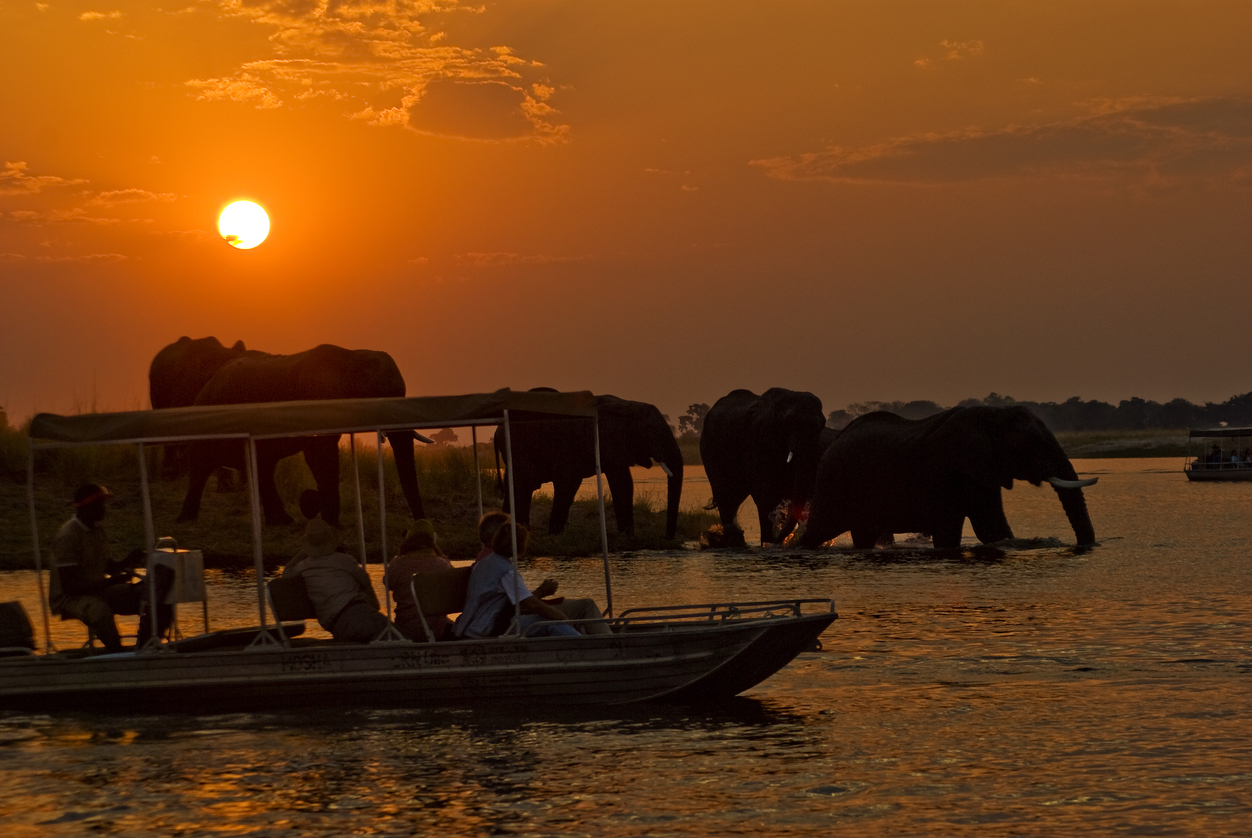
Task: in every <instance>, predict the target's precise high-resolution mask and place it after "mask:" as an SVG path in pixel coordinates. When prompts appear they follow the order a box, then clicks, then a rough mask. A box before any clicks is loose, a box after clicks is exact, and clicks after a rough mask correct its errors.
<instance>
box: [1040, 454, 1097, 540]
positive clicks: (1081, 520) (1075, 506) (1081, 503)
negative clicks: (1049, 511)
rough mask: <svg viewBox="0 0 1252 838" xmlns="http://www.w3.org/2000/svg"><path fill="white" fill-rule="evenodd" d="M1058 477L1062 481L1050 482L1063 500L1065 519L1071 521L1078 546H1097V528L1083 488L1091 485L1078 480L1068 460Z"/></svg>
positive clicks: (1059, 471)
mask: <svg viewBox="0 0 1252 838" xmlns="http://www.w3.org/2000/svg"><path fill="white" fill-rule="evenodd" d="M1057 477H1059V478H1060V480H1054V481H1049V482H1051V483H1052V488H1053V489H1055V490H1056V494H1057V496H1058V497H1059V498H1060V499H1061V506H1062V507H1063V508H1064V509H1065V517H1066V518H1068V519H1069V525H1070V526H1071V527H1073V528H1074V537H1075V538H1076V539H1077V540H1078V546H1079V547H1087V546H1090V545H1092V544H1095V527H1094V526H1092V524H1091V514H1090V513H1089V512H1088V511H1087V499H1086V498H1085V497H1084V496H1083V493H1082V486H1083V485H1090V483H1087V482H1086V481H1080V480H1078V474H1077V473H1076V472H1075V471H1074V467H1073V466H1072V465H1070V463H1069V461H1068V460H1067V461H1066V462H1065V468H1064V469H1061V470H1058V472H1057ZM1091 482H1094V481H1091ZM1058 484H1061V485H1058Z"/></svg>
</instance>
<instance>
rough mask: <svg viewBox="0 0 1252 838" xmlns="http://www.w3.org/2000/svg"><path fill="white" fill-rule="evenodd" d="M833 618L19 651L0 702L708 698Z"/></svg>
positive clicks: (740, 683)
mask: <svg viewBox="0 0 1252 838" xmlns="http://www.w3.org/2000/svg"><path fill="white" fill-rule="evenodd" d="M834 619H835V614H834V613H824V614H815V615H806V616H801V617H779V618H770V619H760V620H742V621H728V622H725V623H721V624H718V625H713V626H709V627H668V628H664V629H658V630H654V631H638V632H628V633H624V634H617V635H612V636H594V635H593V636H588V637H573V638H570V637H549V638H526V639H519V638H492V639H490V640H483V641H457V642H452V643H423V644H417V643H407V642H399V643H373V644H369V645H354V644H334V643H312V644H309V645H296V646H292V647H286V646H268V647H260V648H253V649H247V650H241V649H231V650H208V651H198V652H194V653H186V652H168V651H164V652H162V651H158V652H150V653H143V654H133V653H132V654H123V655H101V656H97V657H88V658H77V659H74V658H65V657H63V656H58V655H49V656H31V657H26V658H17V659H5V660H0V708H7V709H24V710H57V709H64V710H87V711H102V712H117V711H122V712H225V711H234V710H243V709H276V708H286V707H293V706H302V705H303V706H308V705H315V706H334V705H341V706H355V707H360V706H371V707H396V706H400V707H407V706H422V705H444V706H446V705H457V704H466V703H493V704H498V703H501V702H507V703H527V704H529V705H532V706H533V705H539V706H544V705H546V706H562V705H574V704H620V703H629V702H638V701H650V700H658V699H669V700H676V701H700V700H713V699H717V698H724V697H728V696H732V695H735V694H737V693H739V692H742V691H743V690H745V689H748V688H750V687H752V686H754V685H755V684H757V683H759V682H760V681H761V680H763V679H764V678H767V677H769V676H770V675H772V674H773V673H774V672H776V671H778V670H779V669H781V668H782V667H783V666H785V665H786V664H787V663H789V662H790V661H791V660H792V659H793V658H794V657H795V656H796V655H797V654H798V653H799V652H801V651H803V650H804V649H806V648H811V647H812V645H813V643H814V641H815V640H816V639H817V637H818V636H819V635H820V634H821V632H822V631H823V630H824V629H825V628H826V627H827V626H829V625H830V623H831V622H832V621H833V620H834ZM297 642H298V641H297Z"/></svg>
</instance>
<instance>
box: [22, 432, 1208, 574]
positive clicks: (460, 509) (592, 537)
mask: <svg viewBox="0 0 1252 838" xmlns="http://www.w3.org/2000/svg"><path fill="white" fill-rule="evenodd" d="M684 436H685V437H686V438H685V439H682V440H681V441H680V448H681V449H682V452H683V460H684V462H685V463H686V464H688V465H700V452H699V444H698V437H695V436H694V435H692V434H686V435H684ZM27 439H28V438H27V433H26V429H24V428H23V429H16V428H12V427H0V516H2V519H0V520H3V526H2V527H0V569H3V570H15V569H30V568H33V567H34V561H33V559H34V556H33V552H32V548H31V541H30V523H29V521H30V517H29V515H30V514H29V510H28V505H27V498H26V465H27ZM1057 439H1058V440H1060V442H1061V444H1062V445H1063V446H1064V448H1065V451H1066V453H1067V454H1068V455H1069V456H1070V457H1071V458H1072V459H1086V458H1121V457H1179V458H1182V457H1184V456H1186V454H1187V450H1188V448H1187V445H1188V436H1187V431H1186V430H1177V429H1173V430H1141V431H1115V430H1108V431H1086V432H1073V433H1058V434H1057ZM416 453H417V467H418V483H419V485H420V486H421V489H422V497H423V501H424V503H425V506H426V514H427V516H428V517H430V518H431V519H432V520H433V521H434V523H435V526H436V529H437V530H438V532H439V543H440V546H441V547H442V548H443V549H444V551H445V552H446V553H447V554H448V555H449V557H451V558H453V559H468V558H473V556H474V555H475V554H476V553H477V551H478V539H477V533H476V527H477V518H478V508H477V499H476V495H475V489H474V466H473V452H472V450H471V449H470V448H469V447H468V446H463V447H457V446H448V445H436V446H431V447H427V448H421V449H419V450H418V451H417V452H416ZM340 457H341V466H342V468H341V474H342V477H341V480H340V496H341V498H342V499H343V511H342V513H341V521H340V522H341V524H342V527H341V532H342V537H343V541H344V543H345V544H346V545H347V546H348V548H349V551H350V552H352V553H353V554H356V553H359V552H360V548H359V538H358V534H357V525H356V509H355V502H354V495H353V487H352V471H351V460H350V456H349V454H348V452H347V450H346V449H341V454H340ZM479 457H480V462H481V467H482V471H481V472H480V473H479V480H480V481H481V485H482V491H483V509H484V511H492V510H498V509H499V508H500V507H501V502H500V496H499V493H498V491H497V489H496V476H495V459H494V456H493V453H492V449H491V443H489V442H486V443H479ZM384 458H385V460H384V485H385V491H386V505H387V544H388V549H389V552H390V553H391V555H393V556H394V555H395V553H396V550H397V548H398V547H399V545H400V542H401V541H403V539H404V537H405V534H406V530H407V527H408V526H409V525H410V523H411V518H410V516H409V512H408V507H407V506H406V504H405V501H404V495H403V492H402V491H401V489H400V484H399V480H398V478H397V476H396V472H395V465H394V461H393V460H392V458H391V453H390V449H384ZM357 459H358V461H359V466H358V467H359V469H360V475H361V484H362V492H361V495H362V498H361V500H362V512H363V518H364V530H365V543H366V556H367V560H368V561H369V562H370V563H380V562H381V560H382V555H381V552H380V544H381V542H380V538H379V533H380V522H379V515H378V497H377V495H378V491H377V467H378V466H377V460H376V452H375V451H374V450H372V449H370V450H365V451H358V454H357ZM1181 465H1182V464H1181V462H1180V463H1179V468H1180V470H1181ZM138 468H139V467H138V458H137V455H136V452H135V449H134V448H133V447H132V446H118V445H113V446H90V447H82V448H63V449H52V450H47V451H41V452H37V454H36V458H35V470H36V474H35V504H36V509H37V510H38V515H39V527H40V545H41V550H42V551H43V555H44V557H45V562H46V561H47V557H48V547H49V545H50V544H51V540H52V536H53V535H54V534H55V532H56V529H57V527H59V526H60V525H61V523H62V522H64V521H65V520H66V519H67V518H68V517H69V516H70V514H71V512H72V510H71V508H70V506H69V503H68V500H67V499H68V498H69V497H70V495H71V493H72V492H73V490H74V488H75V487H76V486H78V485H80V484H82V483H85V482H88V481H95V482H101V483H104V484H105V485H107V486H109V488H110V489H111V490H112V491H113V492H114V493H115V494H116V495H117V497H116V499H115V501H114V502H113V503H112V509H111V512H110V515H109V519H108V520H107V521H106V528H107V530H108V533H109V539H110V543H111V549H112V550H114V551H115V552H116V553H117V554H118V555H125V553H126V552H128V551H129V550H130V549H131V547H134V546H138V545H140V544H142V543H143V537H144V533H143V508H142V504H141V500H140V487H139V479H138ZM160 468H161V452H160V449H159V448H156V449H155V450H152V451H151V452H150V454H149V478H150V486H151V489H152V504H153V515H154V520H155V525H156V530H157V532H156V535H157V537H162V536H167V535H172V536H173V537H175V538H176V539H177V540H178V543H179V544H180V545H182V546H184V547H190V548H195V549H200V550H203V551H204V555H205V563H206V564H207V565H209V566H212V567H251V566H252V536H251V525H250V523H249V522H250V507H249V497H248V493H247V492H246V491H243V490H242V488H243V487H242V486H237V487H236V488H235V489H234V490H233V491H224V490H221V489H219V487H217V486H216V478H214V479H211V480H210V481H209V486H208V488H206V490H205V497H204V505H203V508H202V511H201V515H200V520H198V521H195V522H189V523H182V524H179V523H175V522H174V519H175V517H176V516H177V515H178V511H179V509H180V507H181V504H182V498H183V494H184V493H185V491H186V485H187V478H186V477H185V476H184V477H181V478H179V479H177V480H173V481H168V482H167V481H163V480H160V479H159V478H158V475H159V474H160ZM1079 470H1080V471H1081V466H1080V467H1079ZM275 479H276V482H277V484H278V490H279V494H280V495H281V496H282V497H283V498H284V499H285V500H286V502H287V508H288V512H289V513H290V514H292V515H293V516H296V517H297V519H298V516H299V511H298V509H297V508H296V504H295V498H297V497H298V496H299V494H300V492H301V491H302V490H303V489H308V488H314V483H313V478H312V475H311V474H310V473H309V471H308V469H307V467H306V466H305V465H304V461H303V459H302V458H299V457H289V458H287V459H286V460H283V461H282V462H281V463H280V464H279V467H278V470H277V472H276V474H275ZM236 482H239V481H236ZM223 488H224V487H223ZM605 491H606V510H605V514H606V518H607V523H608V533H609V549H610V551H612V552H614V553H619V554H620V553H629V552H631V551H639V550H679V549H693V548H694V547H695V546H696V544H697V543H698V542H699V540H700V538H701V536H702V535H703V534H704V533H705V532H706V531H707V530H708V529H709V528H710V527H712V526H713V525H715V524H717V523H718V518H717V515H716V513H713V512H706V511H705V510H703V509H697V508H693V507H692V505H691V504H689V503H688V504H685V505H684V508H683V509H682V511H681V512H680V514H679V521H678V533H677V536H676V537H675V538H674V539H672V540H669V539H666V538H665V537H664V530H665V497H664V493H663V492H662V493H661V495H660V496H657V497H653V496H651V495H649V494H648V493H647V492H642V491H639V490H638V488H637V490H636V497H635V527H636V533H635V535H634V536H633V537H630V536H626V535H624V534H621V533H618V532H617V528H616V524H615V520H614V516H613V510H612V506H611V502H610V499H609V495H608V493H607V492H608V489H607V483H606V488H605ZM551 505H552V497H551V494H547V493H543V492H538V493H536V495H535V500H534V504H533V506H532V511H531V524H532V530H533V531H532V537H531V549H530V553H531V555H536V556H550V557H554V558H575V557H586V556H598V555H599V554H600V533H599V524H598V512H597V509H596V503H595V501H594V500H580V501H578V502H576V503H575V504H574V507H573V509H572V510H571V512H570V519H569V525H568V526H567V528H566V531H565V532H564V533H562V534H561V535H559V536H549V535H548V534H547V521H548V515H549V512H550V510H551ZM303 529H304V522H303V521H302V520H297V522H296V523H293V524H290V525H286V526H268V527H265V528H264V529H263V535H262V538H263V544H264V551H265V556H266V564H267V567H269V568H271V569H272V568H276V567H279V566H281V564H282V563H283V561H284V560H285V558H286V557H288V556H291V555H293V554H294V553H295V552H296V550H297V549H298V547H299V544H300V539H301V535H302V533H303Z"/></svg>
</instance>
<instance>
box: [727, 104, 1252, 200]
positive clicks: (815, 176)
mask: <svg viewBox="0 0 1252 838" xmlns="http://www.w3.org/2000/svg"><path fill="white" fill-rule="evenodd" d="M1089 110H1090V111H1094V112H1093V113H1088V114H1087V115H1085V116H1082V117H1079V118H1077V119H1072V120H1068V121H1064V122H1053V123H1047V124H1043V125H1033V126H1020V125H1009V126H1006V127H1004V128H1000V129H996V130H982V129H968V130H965V131H958V132H954V133H949V134H921V135H918V136H913V137H900V138H896V139H893V140H889V141H887V142H883V143H879V144H876V145H871V146H863V147H859V148H845V147H840V146H834V147H831V148H827V149H826V150H824V151H818V152H810V153H807V154H801V155H798V156H794V157H776V158H771V159H766V160H753V161H751V162H750V165H753V166H759V167H760V168H762V169H764V170H765V171H766V172H767V173H768V174H769V175H770V176H771V177H775V178H779V179H781V180H797V181H828V182H832V183H897V184H919V185H932V184H946V183H960V182H968V181H977V180H986V179H992V178H1074V179H1088V180H1113V179H1123V180H1125V179H1130V180H1137V181H1149V182H1154V183H1167V182H1176V181H1186V180H1211V181H1214V182H1225V183H1235V182H1240V181H1241V178H1240V176H1239V172H1241V171H1246V170H1247V168H1248V167H1249V166H1252V99H1249V98H1238V97H1227V98H1208V99H1194V100H1186V101H1171V102H1160V101H1156V102H1149V101H1131V102H1101V103H1096V104H1095V105H1092V106H1089Z"/></svg>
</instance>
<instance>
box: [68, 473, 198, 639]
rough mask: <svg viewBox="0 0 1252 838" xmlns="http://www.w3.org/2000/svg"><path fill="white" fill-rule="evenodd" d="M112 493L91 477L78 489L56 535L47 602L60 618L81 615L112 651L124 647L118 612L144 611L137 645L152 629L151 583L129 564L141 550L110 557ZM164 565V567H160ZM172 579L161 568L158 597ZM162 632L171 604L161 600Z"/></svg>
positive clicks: (170, 616) (167, 572)
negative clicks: (71, 514) (71, 509)
mask: <svg viewBox="0 0 1252 838" xmlns="http://www.w3.org/2000/svg"><path fill="white" fill-rule="evenodd" d="M112 497H113V493H112V492H110V491H109V490H108V489H106V488H105V487H104V486H101V485H100V484H98V483H87V484H85V485H83V486H80V487H78V489H77V490H75V492H74V508H75V513H74V517H73V518H71V519H69V520H68V521H66V522H65V524H63V525H62V526H61V529H60V530H59V531H58V532H57V534H56V537H55V538H54V539H53V541H52V555H53V560H52V572H51V574H50V575H51V579H50V580H49V585H48V607H49V608H50V609H51V610H52V613H54V614H57V615H59V616H60V617H61V619H62V620H80V621H82V622H84V623H86V624H87V625H88V627H90V628H91V630H92V632H93V633H94V634H95V635H96V637H97V638H99V640H100V642H101V643H103V644H104V648H105V650H106V651H109V652H121V651H122V648H123V647H122V638H121V636H120V635H119V634H118V631H117V623H116V622H115V621H114V619H113V616H114V615H115V614H143V617H142V618H141V619H140V621H139V645H140V646H142V645H143V644H144V643H145V642H146V641H147V639H148V634H149V633H150V632H151V627H150V621H149V620H148V619H147V615H146V613H145V612H146V608H145V607H144V606H145V605H146V604H147V603H146V598H147V586H146V585H144V584H143V583H142V582H139V581H136V580H135V578H134V574H133V573H132V572H131V571H130V570H129V569H128V568H129V566H130V565H131V564H132V563H133V562H134V561H135V559H136V558H138V559H139V560H142V558H143V551H142V550H135V551H132V553H131V555H129V556H127V559H126V560H125V561H121V562H115V561H113V560H112V559H110V558H109V551H108V544H107V540H106V538H105V532H104V525H103V521H104V517H105V514H106V512H107V509H106V506H105V504H106V503H107V501H109V500H110V499H111V498H112ZM162 571H164V572H162ZM172 582H173V573H172V572H171V571H170V570H169V568H166V567H158V568H157V592H158V599H159V600H164V599H165V597H164V595H163V594H164V593H166V592H168V590H169V586H170V584H171V583H172ZM157 609H158V616H159V620H158V623H159V625H160V630H161V633H164V627H165V626H166V625H168V624H169V622H170V620H171V618H172V612H173V609H172V608H171V607H170V606H168V605H164V604H161V605H158V606H157Z"/></svg>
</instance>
